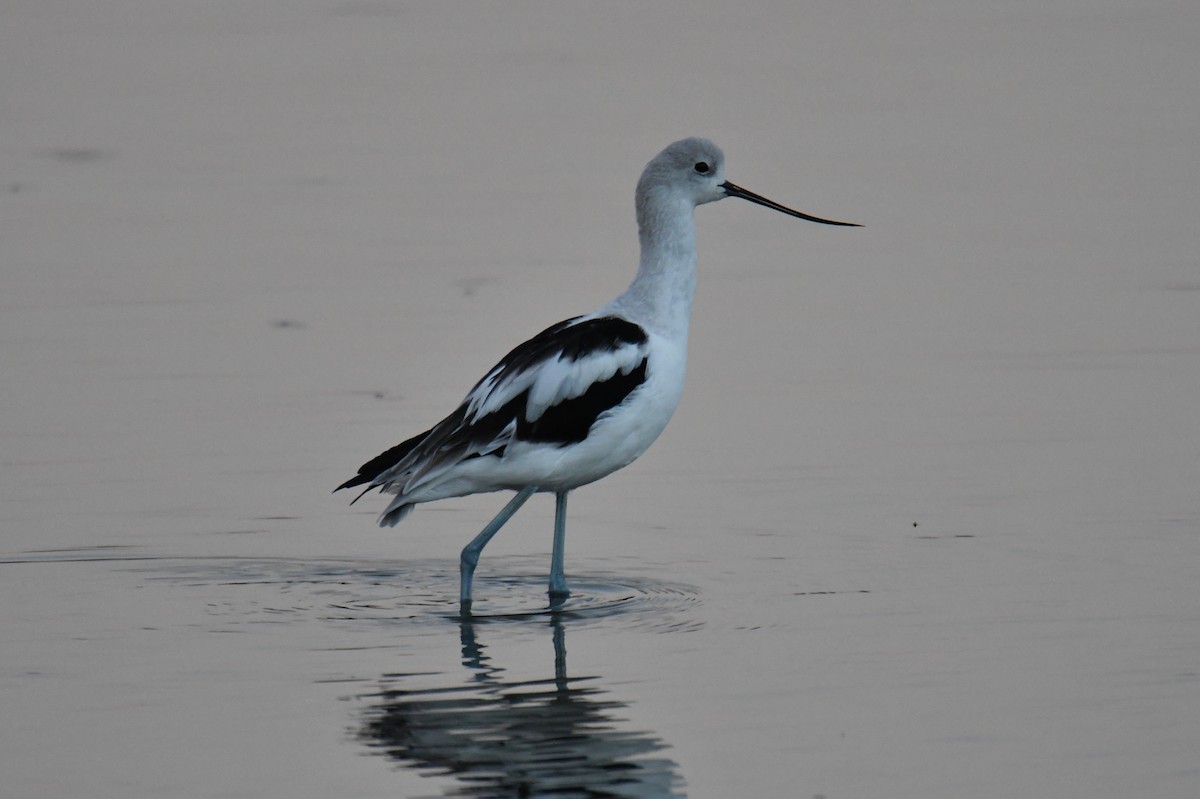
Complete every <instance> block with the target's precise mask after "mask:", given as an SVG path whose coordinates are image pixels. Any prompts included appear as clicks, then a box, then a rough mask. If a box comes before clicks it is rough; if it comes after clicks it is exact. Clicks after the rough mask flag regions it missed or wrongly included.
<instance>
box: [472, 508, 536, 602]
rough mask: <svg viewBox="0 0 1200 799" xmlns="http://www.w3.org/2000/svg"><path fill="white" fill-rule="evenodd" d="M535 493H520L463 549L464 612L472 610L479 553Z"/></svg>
mask: <svg viewBox="0 0 1200 799" xmlns="http://www.w3.org/2000/svg"><path fill="white" fill-rule="evenodd" d="M533 492H534V489H532V488H522V489H521V490H520V491H518V492H517V495H516V496H515V497H513V498H512V499H510V500H509V501H508V504H507V505H505V506H504V508H503V510H501V511H500V512H499V513H497V514H496V517H495V518H494V519H492V520H491V521H490V522H488V523H487V527H484V528H483V530H481V531H480V533H479V535H477V536H475V538H473V539H472V540H471V543H469V544H467V545H466V546H465V547H463V551H462V555H460V556H459V559H458V574H459V584H458V601H459V602H460V603H461V604H462V608H463V610H470V609H471V580H472V579H474V577H475V566H476V565H477V564H478V563H479V553H480V552H483V548H484V547H486V546H487V542H488V541H491V540H492V536H494V535H495V534H496V533H497V532H499V531H500V528H501V527H503V526H504V523H505V522H506V521H508V520H509V519H511V518H512V515H513V514H514V513H516V512H517V510H518V509H520V507H521V506H522V505H524V504H525V500H527V499H529V498H530V497H532V496H533Z"/></svg>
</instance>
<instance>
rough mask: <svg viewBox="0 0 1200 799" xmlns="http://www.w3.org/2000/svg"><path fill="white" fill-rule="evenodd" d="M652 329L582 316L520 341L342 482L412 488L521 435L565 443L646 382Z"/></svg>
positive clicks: (584, 434) (499, 451) (581, 437)
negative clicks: (424, 426) (446, 408)
mask: <svg viewBox="0 0 1200 799" xmlns="http://www.w3.org/2000/svg"><path fill="white" fill-rule="evenodd" d="M647 362H648V346H647V337H646V331H645V330H643V329H642V328H641V327H640V326H639V325H636V324H634V323H633V322H630V321H628V320H627V319H622V318H620V317H617V316H601V317H585V316H580V317H575V318H574V319H568V320H567V321H565V322H559V323H558V324H556V325H553V326H552V327H549V328H547V329H545V330H543V331H542V332H541V333H538V334H537V335H536V336H534V337H533V338H531V339H529V340H528V341H526V342H525V343H523V344H521V345H519V346H518V347H516V348H515V349H514V350H513V351H512V352H510V353H508V354H507V355H505V356H504V358H502V359H501V360H500V362H499V363H498V364H496V365H495V366H494V367H492V369H491V371H489V372H488V373H487V374H486V375H484V377H483V379H482V380H480V381H479V382H478V383H476V384H475V387H474V388H472V389H471V390H470V391H469V392H468V393H467V396H466V398H464V400H463V402H462V404H461V405H460V406H459V407H458V408H457V409H456V410H455V411H454V413H452V414H450V415H449V416H447V417H446V418H445V419H443V420H442V421H441V422H439V423H438V424H437V425H435V426H434V427H433V428H432V429H430V430H429V431H427V432H425V433H422V434H421V435H418V436H414V437H413V438H410V439H408V440H407V441H405V442H403V443H401V444H398V445H396V446H395V447H392V448H391V449H389V450H388V451H387V452H384V453H383V454H381V455H379V456H378V457H376V458H374V459H372V460H370V461H368V462H367V463H365V464H363V466H362V467H361V468H360V469H359V470H358V474H357V475H356V476H355V477H353V478H351V479H350V480H348V481H346V482H345V483H343V484H342V485H340V486H338V489H336V490H340V489H342V488H350V487H353V486H358V485H363V484H369V485H368V486H367V490H368V491H369V490H370V489H371V488H376V487H380V488H384V489H390V488H393V487H395V489H396V490H397V493H401V494H403V493H409V492H411V491H413V490H414V489H416V488H418V487H419V486H421V485H424V484H428V483H430V482H433V481H435V480H436V479H437V478H438V477H439V476H440V475H442V474H444V473H445V472H447V471H448V470H449V469H451V468H453V467H454V466H455V465H456V464H458V463H461V462H462V461H464V460H467V459H468V458H478V457H484V456H488V455H493V456H503V454H504V452H505V449H506V448H507V447H508V446H509V445H510V444H512V443H513V442H514V441H528V442H540V443H546V444H549V445H558V446H565V445H567V444H572V443H576V442H579V441H582V440H584V439H585V438H586V437H587V434H588V431H589V430H590V429H591V428H592V425H593V424H595V423H596V421H597V420H598V419H600V418H601V417H603V416H604V415H605V414H606V413H608V412H610V411H611V410H612V409H613V408H615V407H616V406H618V405H620V404H621V403H622V402H623V401H624V400H625V398H626V397H628V396H629V395H630V394H631V393H632V392H633V391H634V390H635V389H636V388H637V387H638V386H640V385H641V384H642V383H643V382H645V380H646V368H647Z"/></svg>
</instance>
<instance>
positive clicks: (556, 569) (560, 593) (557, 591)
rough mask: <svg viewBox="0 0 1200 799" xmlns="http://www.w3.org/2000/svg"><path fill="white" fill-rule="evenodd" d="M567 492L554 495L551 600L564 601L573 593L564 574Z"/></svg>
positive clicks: (552, 601)
mask: <svg viewBox="0 0 1200 799" xmlns="http://www.w3.org/2000/svg"><path fill="white" fill-rule="evenodd" d="M567 493H568V492H566V491H559V492H557V493H555V495H554V551H553V552H551V554H550V601H551V603H552V604H553V603H554V601H555V600H559V601H562V600H563V599H566V598H567V597H568V596H570V595H571V592H570V591H568V590H567V577H566V575H565V574H563V545H564V543H565V542H566V538H567Z"/></svg>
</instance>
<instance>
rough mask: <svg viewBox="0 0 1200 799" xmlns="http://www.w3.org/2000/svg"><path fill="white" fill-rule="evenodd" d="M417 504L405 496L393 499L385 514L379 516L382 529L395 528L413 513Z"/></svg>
mask: <svg viewBox="0 0 1200 799" xmlns="http://www.w3.org/2000/svg"><path fill="white" fill-rule="evenodd" d="M414 504H415V503H413V502H409V501H408V500H407V499H406V498H405V497H404V495H400V496H398V497H396V498H395V499H393V500H392V501H391V503H390V504H389V505H388V506H387V509H386V510H384V512H383V513H381V514H379V526H380V527H395V526H396V525H397V524H399V523H400V522H401V520H402V519H404V517H405V516H407V515H408V514H409V513H411V512H412V509H413V505H414Z"/></svg>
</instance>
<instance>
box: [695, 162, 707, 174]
mask: <svg viewBox="0 0 1200 799" xmlns="http://www.w3.org/2000/svg"><path fill="white" fill-rule="evenodd" d="M695 169H696V171H697V172H699V173H700V174H701V175H705V174H708V170H709V169H710V167H709V166H708V164H707V163H706V162H704V161H701V162H700V163H698V164H696V167H695Z"/></svg>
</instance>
